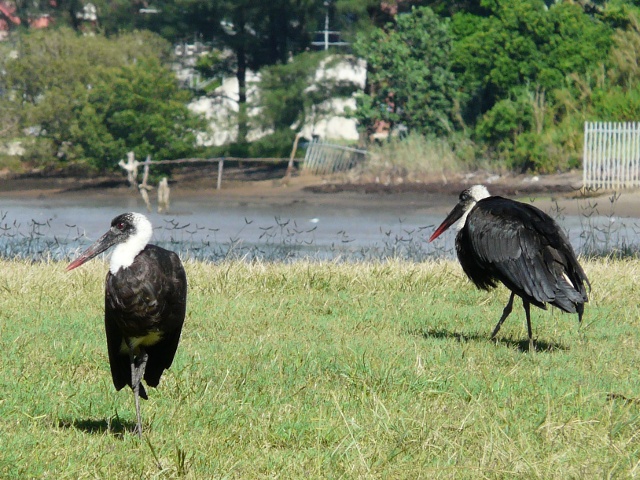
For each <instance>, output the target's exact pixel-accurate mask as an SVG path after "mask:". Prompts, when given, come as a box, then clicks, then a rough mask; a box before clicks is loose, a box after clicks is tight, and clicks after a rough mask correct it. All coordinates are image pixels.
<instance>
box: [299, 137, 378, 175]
mask: <svg viewBox="0 0 640 480" xmlns="http://www.w3.org/2000/svg"><path fill="white" fill-rule="evenodd" d="M366 155H367V151H366V150H359V149H357V148H351V147H343V146H341V145H335V144H332V143H327V142H325V141H323V140H320V139H313V140H312V141H311V142H310V143H309V145H308V146H307V152H306V154H305V157H304V164H303V169H304V171H305V172H308V173H311V174H314V175H326V174H329V173H337V172H346V171H347V170H349V169H351V168H353V167H355V166H356V165H357V164H358V163H360V162H362V161H364V159H365V157H366Z"/></svg>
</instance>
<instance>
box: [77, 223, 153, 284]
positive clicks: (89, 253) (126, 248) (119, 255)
mask: <svg viewBox="0 0 640 480" xmlns="http://www.w3.org/2000/svg"><path fill="white" fill-rule="evenodd" d="M152 234H153V228H152V227H151V222H150V221H149V220H148V219H147V217H145V216H144V215H142V214H140V213H123V214H122V215H118V216H117V217H116V218H114V219H113V220H112V221H111V228H110V229H109V230H108V231H107V233H105V234H104V235H103V236H102V237H100V238H99V239H98V240H96V242H95V243H94V244H93V245H91V246H90V247H89V248H87V249H86V250H85V251H84V252H83V253H82V254H81V255H80V256H79V257H78V258H76V259H75V260H74V261H73V262H71V263H70V264H69V266H68V267H67V271H69V270H73V269H74V268H76V267H79V266H80V265H82V264H83V263H85V262H87V261H89V260H91V259H92V258H93V257H95V256H96V255H99V254H100V253H102V252H104V251H105V250H107V249H108V248H110V247H112V246H113V245H116V248H115V250H114V251H113V255H111V263H110V266H109V269H110V270H111V273H114V274H115V273H116V272H117V271H118V270H120V268H127V267H128V266H130V265H131V264H132V263H133V259H134V258H136V255H138V253H140V252H141V251H142V249H143V248H144V247H145V246H146V245H147V243H149V240H151V235H152Z"/></svg>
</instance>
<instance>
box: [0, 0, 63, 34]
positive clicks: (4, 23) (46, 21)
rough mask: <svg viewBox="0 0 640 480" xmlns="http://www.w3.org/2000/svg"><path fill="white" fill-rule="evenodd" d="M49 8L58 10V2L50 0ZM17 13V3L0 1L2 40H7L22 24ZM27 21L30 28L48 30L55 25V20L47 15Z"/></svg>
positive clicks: (30, 18) (33, 17) (0, 31)
mask: <svg viewBox="0 0 640 480" xmlns="http://www.w3.org/2000/svg"><path fill="white" fill-rule="evenodd" d="M49 6H50V7H52V8H57V6H58V3H57V1H56V0H49ZM16 11H17V8H16V4H15V2H11V1H4V0H0V40H4V39H6V38H7V35H9V32H10V31H11V30H12V29H13V28H15V27H17V26H19V25H21V24H22V20H21V19H20V17H19V16H18V15H16ZM27 21H28V22H29V27H30V28H47V27H49V26H50V25H51V24H52V23H53V19H52V18H51V17H50V16H49V15H48V14H46V13H44V14H42V15H37V16H32V17H29V19H28V20H27Z"/></svg>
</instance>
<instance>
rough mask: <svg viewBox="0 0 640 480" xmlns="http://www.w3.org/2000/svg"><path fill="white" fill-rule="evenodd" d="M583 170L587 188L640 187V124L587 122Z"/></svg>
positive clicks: (614, 188)
mask: <svg viewBox="0 0 640 480" xmlns="http://www.w3.org/2000/svg"><path fill="white" fill-rule="evenodd" d="M582 168H583V186H584V188H590V189H597V188H603V189H609V190H617V189H623V188H636V187H640V123H638V122H624V123H615V122H586V123H585V124H584V152H583V160H582Z"/></svg>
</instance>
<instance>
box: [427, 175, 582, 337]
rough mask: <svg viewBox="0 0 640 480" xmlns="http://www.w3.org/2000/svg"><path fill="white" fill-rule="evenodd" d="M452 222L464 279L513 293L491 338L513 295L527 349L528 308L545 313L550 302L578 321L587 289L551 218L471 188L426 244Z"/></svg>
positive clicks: (507, 312)
mask: <svg viewBox="0 0 640 480" xmlns="http://www.w3.org/2000/svg"><path fill="white" fill-rule="evenodd" d="M456 222H458V224H457V228H458V229H459V231H458V234H457V235H456V252H457V254H458V260H459V261H460V264H461V265H462V269H463V270H464V272H465V273H466V275H467V277H469V279H470V280H471V281H472V282H473V283H474V284H475V285H476V286H477V287H478V288H481V289H484V290H490V289H492V288H495V287H496V286H497V282H501V283H503V284H504V285H505V286H506V287H507V288H508V289H509V290H511V297H510V298H509V302H508V303H507V305H506V306H505V307H504V311H503V312H502V316H501V317H500V320H499V321H498V324H497V325H496V327H495V329H494V330H493V333H492V334H491V339H492V340H493V339H495V337H496V334H497V333H498V331H499V330H500V327H501V326H502V323H503V322H504V321H505V319H506V318H507V317H508V316H509V314H510V313H511V309H512V307H513V298H514V296H515V295H518V296H519V297H520V298H522V305H523V307H524V311H525V314H526V317H527V329H528V331H529V348H530V349H531V350H532V349H533V340H532V333H531V317H530V313H529V307H530V305H531V304H533V305H535V306H537V307H540V308H542V309H546V308H547V307H546V304H547V303H550V304H551V305H554V306H556V307H558V308H560V309H561V310H563V311H564V312H567V313H577V314H578V321H579V322H581V321H582V314H583V312H584V304H585V302H587V301H588V297H587V292H586V288H585V283H586V284H587V285H588V286H589V287H591V285H590V283H589V280H588V279H587V275H586V274H585V272H584V270H583V269H582V267H581V266H580V264H579V263H578V260H577V258H576V254H575V252H574V251H573V248H572V247H571V244H570V243H569V240H568V239H567V237H566V235H565V234H564V232H563V231H562V229H561V228H560V227H559V226H558V224H557V223H556V222H555V221H554V220H553V219H552V218H551V217H550V216H549V215H547V214H546V213H544V212H543V211H542V210H540V209H538V208H536V207H534V206H532V205H528V204H526V203H521V202H517V201H515V200H509V199H506V198H502V197H498V196H495V197H492V196H490V195H489V192H488V190H487V189H486V187H485V186H483V185H474V186H473V187H471V188H468V189H466V190H464V191H463V192H462V193H461V194H460V198H459V202H458V204H457V205H456V206H455V207H454V208H453V210H452V211H451V213H449V215H448V216H447V217H446V218H445V219H444V221H443V222H442V224H441V225H440V226H439V227H438V228H437V229H436V230H435V231H434V232H433V235H431V238H430V239H429V242H432V241H433V240H435V239H436V238H437V237H438V236H439V235H440V234H441V233H442V232H444V231H445V230H447V229H448V228H449V227H450V226H451V225H453V224H454V223H456Z"/></svg>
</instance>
